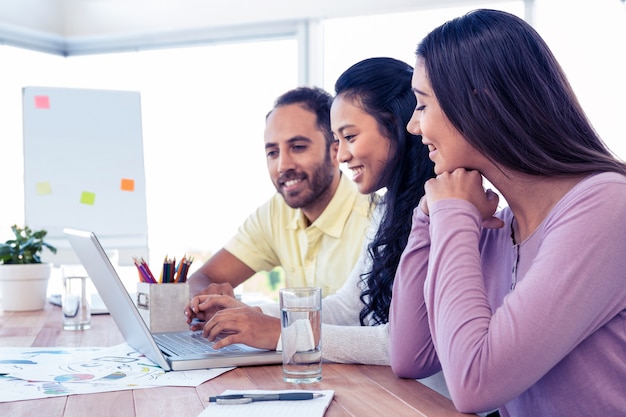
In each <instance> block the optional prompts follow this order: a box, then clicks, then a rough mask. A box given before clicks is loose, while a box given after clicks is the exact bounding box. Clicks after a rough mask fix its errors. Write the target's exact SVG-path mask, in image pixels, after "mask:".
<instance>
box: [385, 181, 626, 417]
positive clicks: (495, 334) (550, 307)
mask: <svg viewBox="0 0 626 417" xmlns="http://www.w3.org/2000/svg"><path fill="white" fill-rule="evenodd" d="M604 185H606V184H604ZM579 188H581V189H579V190H577V191H576V192H571V191H570V193H569V195H567V196H566V197H564V198H563V199H562V200H561V201H560V202H559V203H558V204H557V205H556V206H555V207H554V208H553V210H552V211H551V212H550V214H549V215H548V216H547V217H546V218H545V219H544V221H543V223H542V225H540V226H539V227H538V229H537V230H536V231H535V232H533V235H531V237H529V238H528V239H527V241H525V242H523V243H522V246H521V255H519V257H518V259H517V262H519V266H518V268H517V271H518V274H519V278H518V281H517V285H516V286H515V288H514V290H512V291H510V292H509V293H508V294H507V295H506V296H505V297H504V298H503V299H502V300H498V302H497V303H496V302H494V300H490V299H489V296H488V294H489V293H490V290H489V288H490V287H493V285H502V284H501V283H503V282H504V283H506V285H507V286H509V285H510V282H511V279H512V277H511V272H510V271H511V269H508V271H507V270H503V269H502V267H501V265H502V264H506V263H507V261H506V260H507V259H510V258H511V256H510V252H509V253H506V252H504V251H503V250H502V248H499V249H496V250H493V248H492V247H490V242H489V240H486V241H485V242H483V243H481V227H480V216H479V213H478V211H477V210H476V208H475V207H474V206H473V205H471V204H470V203H468V202H466V201H463V200H452V199H450V200H441V201H439V202H437V203H435V204H433V205H432V206H431V207H430V220H431V234H430V236H431V250H430V260H429V272H428V278H427V280H426V282H425V297H426V306H427V309H428V318H429V321H430V328H431V330H432V338H433V341H434V344H435V346H436V347H437V352H438V355H439V359H440V361H441V364H442V367H443V371H444V374H445V376H446V381H448V385H449V388H450V393H451V395H452V398H453V401H454V403H455V406H456V407H457V408H458V409H459V410H461V411H466V412H467V411H480V410H485V409H489V408H493V407H497V406H500V405H502V404H504V403H507V402H508V401H511V400H512V399H514V398H516V397H518V396H520V395H521V394H522V393H525V392H527V391H528V390H529V389H531V387H533V385H534V384H536V383H537V382H538V381H539V380H540V379H542V378H543V381H542V383H544V384H547V382H546V381H549V380H550V379H551V378H544V377H545V376H546V374H547V373H550V372H558V375H560V381H561V382H563V381H565V380H567V381H568V384H569V386H570V388H569V389H570V390H572V382H574V383H576V381H584V380H585V379H587V378H590V377H591V376H590V375H588V374H587V375H578V374H577V372H580V369H581V366H571V365H569V364H570V363H571V361H573V360H577V361H580V360H581V359H582V361H584V360H585V358H586V359H587V360H589V358H590V356H589V353H588V352H585V349H588V347H589V346H590V344H589V340H586V339H588V338H591V337H592V336H595V337H606V338H607V339H608V338H612V339H608V340H613V339H614V338H616V337H622V338H623V337H624V336H623V334H622V336H615V334H614V332H611V333H613V334H611V335H608V334H606V332H602V334H600V335H598V334H596V335H594V333H595V332H596V331H598V329H599V328H601V327H602V326H605V325H606V324H607V322H609V321H610V320H612V319H613V318H615V317H617V316H618V315H619V314H620V311H622V310H623V309H624V300H625V298H626V290H625V286H624V279H623V271H624V270H626V257H625V256H624V255H623V253H622V251H623V248H624V247H626V234H625V233H624V229H625V228H626V198H625V194H626V192H625V190H624V184H623V182H622V183H621V184H620V185H619V186H603V184H596V183H594V184H592V185H590V186H588V187H579ZM499 233H508V231H505V230H502V231H500V232H499ZM495 240H496V239H494V241H495ZM491 243H494V242H491ZM481 245H482V246H481ZM479 249H480V250H479ZM508 250H509V251H511V250H512V245H510V246H509V248H508ZM485 254H489V256H488V257H487V256H485ZM508 265H510V263H509V264H508ZM394 297H395V294H394ZM490 301H491V302H490ZM404 303H405V304H406V303H407V301H406V300H405V301H404ZM622 326H623V324H622ZM391 330H392V345H393V342H395V340H394V338H393V335H394V328H393V327H392V329H391ZM622 332H623V328H622ZM583 341H585V342H587V343H582V342H583ZM591 343H594V342H593V341H592V342H591ZM579 345H581V347H580V348H579ZM583 345H584V346H583ZM604 345H605V344H604V343H595V346H598V347H596V348H594V349H602V346H604ZM394 348H395V347H394ZM392 352H393V351H392ZM596 353H598V351H597V350H596ZM607 354H608V355H610V352H607ZM577 355H580V356H577ZM578 363H580V362H578ZM568 366H569V367H568ZM592 372H595V371H592ZM598 372H610V370H605V371H602V370H598ZM551 388H552V386H548V385H544V386H543V391H544V392H545V390H546V389H551ZM584 392H585V389H581V390H580V391H579V394H578V395H585V394H584ZM572 395H576V394H575V391H572Z"/></svg>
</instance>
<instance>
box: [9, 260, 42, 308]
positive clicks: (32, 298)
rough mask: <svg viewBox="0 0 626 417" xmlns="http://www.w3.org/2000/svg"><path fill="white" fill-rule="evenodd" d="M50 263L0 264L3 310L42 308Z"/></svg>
mask: <svg viewBox="0 0 626 417" xmlns="http://www.w3.org/2000/svg"><path fill="white" fill-rule="evenodd" d="M51 271H52V264H51V263H46V264H25V265H12V264H11V265H0V301H1V304H2V309H3V310H4V311H33V310H43V308H44V307H45V305H46V295H47V291H48V279H49V278H50V273H51Z"/></svg>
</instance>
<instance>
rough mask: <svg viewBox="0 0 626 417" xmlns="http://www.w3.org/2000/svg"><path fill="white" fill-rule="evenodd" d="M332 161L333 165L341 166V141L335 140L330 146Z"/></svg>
mask: <svg viewBox="0 0 626 417" xmlns="http://www.w3.org/2000/svg"><path fill="white" fill-rule="evenodd" d="M329 152H330V159H331V160H332V161H333V163H334V164H335V165H337V166H339V160H338V159H337V155H338V154H339V141H338V140H334V141H333V143H331V144H330V150H329Z"/></svg>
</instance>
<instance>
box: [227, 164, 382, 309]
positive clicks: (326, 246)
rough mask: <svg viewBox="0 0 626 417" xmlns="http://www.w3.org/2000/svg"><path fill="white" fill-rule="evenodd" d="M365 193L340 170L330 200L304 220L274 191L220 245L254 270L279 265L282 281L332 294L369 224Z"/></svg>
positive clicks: (351, 264)
mask: <svg viewBox="0 0 626 417" xmlns="http://www.w3.org/2000/svg"><path fill="white" fill-rule="evenodd" d="M371 212H372V210H371V209H370V199H369V196H367V195H362V194H360V193H359V192H358V190H357V188H356V185H355V184H354V183H353V182H352V181H351V180H349V179H348V178H346V175H345V174H343V175H342V176H341V179H340V182H339V186H338V187H337V191H336V192H335V195H334V196H333V198H332V200H331V201H330V203H329V204H328V206H327V207H326V209H325V210H324V212H323V213H322V214H321V215H320V216H319V218H318V219H317V220H315V222H314V223H313V224H311V225H310V226H308V227H306V219H305V217H304V215H303V214H302V211H301V210H300V209H293V208H291V207H289V206H288V205H287V204H286V203H285V200H284V199H283V197H282V196H281V195H280V194H278V193H276V194H275V195H274V197H272V198H271V199H270V200H269V201H268V202H266V203H265V204H264V205H262V206H261V207H259V208H258V209H257V210H256V211H255V212H254V213H253V214H251V215H250V216H249V217H248V218H247V219H246V221H245V222H244V224H243V225H242V226H241V227H240V228H239V230H238V232H237V234H236V235H235V236H234V237H233V238H232V239H231V240H230V241H229V242H228V243H227V244H226V245H225V246H224V248H225V249H226V250H227V251H228V252H230V253H232V254H233V255H235V256H236V257H237V258H239V259H240V260H241V261H242V262H243V263H245V264H246V265H248V266H249V267H250V268H251V269H253V270H254V271H256V272H259V271H269V270H271V269H272V268H274V267H276V266H281V267H282V268H283V269H284V270H285V285H286V286H290V287H300V286H316V287H321V288H322V295H323V296H324V297H325V296H327V295H330V294H334V293H335V292H336V291H337V290H338V289H339V288H341V286H342V285H343V283H344V281H345V280H346V279H347V278H348V276H349V275H350V271H352V268H353V267H354V264H355V263H356V261H357V260H358V258H359V255H360V252H361V249H362V244H363V239H364V238H365V235H366V232H367V229H368V227H369V226H370V214H371Z"/></svg>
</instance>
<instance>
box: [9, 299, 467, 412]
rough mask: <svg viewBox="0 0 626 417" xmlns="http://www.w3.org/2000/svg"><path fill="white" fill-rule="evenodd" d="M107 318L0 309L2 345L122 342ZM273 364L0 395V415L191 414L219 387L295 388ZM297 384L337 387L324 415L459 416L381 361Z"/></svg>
mask: <svg viewBox="0 0 626 417" xmlns="http://www.w3.org/2000/svg"><path fill="white" fill-rule="evenodd" d="M123 342H124V340H123V338H122V336H121V334H120V333H119V331H118V330H117V326H116V325H115V323H114V322H113V319H112V318H111V317H110V316H108V315H103V316H93V317H92V327H91V329H89V330H85V331H66V330H63V328H62V326H61V311H60V308H59V307H54V306H51V305H47V306H46V308H45V310H43V311H36V312H22V313H11V312H2V310H0V346H1V347H30V346H33V347H46V346H67V347H78V346H97V347H105V346H112V345H116V344H119V343H123ZM293 388H294V386H293V385H291V384H287V383H285V382H283V381H282V371H281V367H280V366H279V365H275V366H252V367H241V368H236V369H234V370H232V371H230V372H227V373H225V374H223V375H220V376H219V377H217V378H215V379H212V380H210V381H207V382H205V383H203V384H201V385H200V386H198V387H195V388H189V387H158V388H148V389H137V390H127V391H116V392H107V393H97V394H86V395H70V396H63V397H54V398H45V399H36V400H28V401H14V402H9V403H0V415H2V416H20V417H29V416H32V417H41V416H42V415H45V416H46V417H56V416H59V417H60V416H63V417H83V416H90V417H99V416H102V417H110V416H116V417H134V416H137V417H144V416H145V417H159V416H177V417H197V416H198V415H199V414H200V413H201V412H202V410H203V409H204V408H205V407H206V406H207V405H208V399H209V396H211V395H216V394H219V393H221V392H222V391H224V390H225V389H293ZM299 388H303V389H306V388H313V389H320V390H322V389H332V390H335V398H334V399H333V401H332V403H331V405H330V407H329V408H328V411H327V412H326V415H325V416H327V417H339V416H342V417H343V416H355V417H369V416H432V417H438V416H463V415H467V414H462V413H459V412H457V411H456V410H455V408H454V406H453V405H452V403H451V402H450V401H449V400H448V399H447V398H445V397H443V396H441V395H439V394H438V393H436V392H434V391H432V390H431V389H429V388H427V387H425V386H424V385H422V384H420V383H419V382H417V381H414V380H407V379H399V378H397V377H396V376H395V375H394V374H393V372H392V371H391V369H390V368H389V367H386V366H366V365H342V364H324V365H323V379H322V381H321V382H319V383H317V384H314V385H306V386H304V385H302V386H299Z"/></svg>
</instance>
